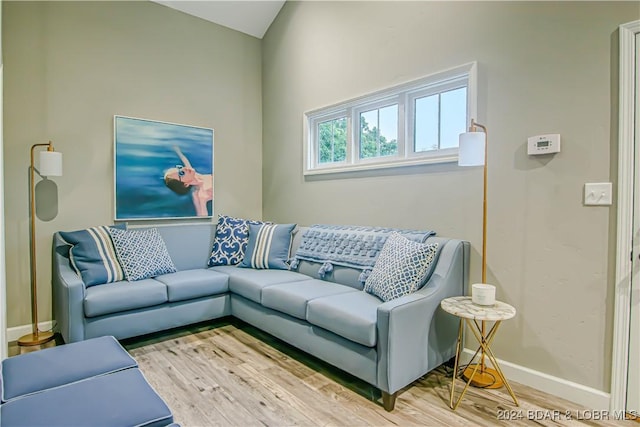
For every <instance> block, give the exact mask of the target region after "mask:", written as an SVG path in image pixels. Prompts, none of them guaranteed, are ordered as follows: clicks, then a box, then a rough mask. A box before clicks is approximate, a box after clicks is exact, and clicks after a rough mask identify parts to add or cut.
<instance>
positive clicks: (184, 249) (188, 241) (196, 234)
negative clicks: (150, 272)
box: [157, 222, 216, 271]
mask: <svg viewBox="0 0 640 427" xmlns="http://www.w3.org/2000/svg"><path fill="white" fill-rule="evenodd" d="M157 228H158V233H160V235H161V236H162V239H163V240H164V243H165V244H166V246H167V251H168V252H169V256H171V260H172V261H173V264H174V265H175V266H176V269H177V270H178V271H182V270H193V269H196V268H206V267H207V262H208V261H209V255H210V254H211V245H212V243H213V237H214V236H215V234H216V226H215V224H211V223H210V222H207V223H199V224H179V225H167V226H158V227H157Z"/></svg>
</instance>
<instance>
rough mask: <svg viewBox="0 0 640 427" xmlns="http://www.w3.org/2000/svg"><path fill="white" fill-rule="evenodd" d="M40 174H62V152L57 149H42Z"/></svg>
mask: <svg viewBox="0 0 640 427" xmlns="http://www.w3.org/2000/svg"><path fill="white" fill-rule="evenodd" d="M38 172H40V176H62V153H59V152H57V151H41V152H40V165H39V168H38Z"/></svg>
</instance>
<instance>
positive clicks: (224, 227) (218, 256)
mask: <svg viewBox="0 0 640 427" xmlns="http://www.w3.org/2000/svg"><path fill="white" fill-rule="evenodd" d="M249 224H254V225H260V224H263V222H261V221H251V220H247V219H242V218H234V217H232V216H224V215H218V226H217V227H216V237H215V239H214V240H213V248H212V249H211V256H210V257H209V267H214V266H216V265H236V264H239V263H240V262H242V260H243V259H244V253H245V251H246V250H247V243H248V242H249Z"/></svg>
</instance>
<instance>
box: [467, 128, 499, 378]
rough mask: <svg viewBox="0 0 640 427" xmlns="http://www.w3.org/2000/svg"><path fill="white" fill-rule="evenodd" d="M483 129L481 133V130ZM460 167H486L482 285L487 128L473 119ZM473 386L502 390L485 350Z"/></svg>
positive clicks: (484, 222) (484, 275)
mask: <svg viewBox="0 0 640 427" xmlns="http://www.w3.org/2000/svg"><path fill="white" fill-rule="evenodd" d="M479 129H481V131H480V130H479ZM458 165H459V166H484V185H483V197H482V283H483V284H485V283H487V128H486V127H485V126H483V125H481V124H479V123H476V122H475V120H473V119H471V126H469V132H465V133H461V134H460V141H459V151H458ZM482 336H483V337H484V336H485V321H484V320H483V321H482ZM474 368H475V365H469V366H467V368H466V369H465V371H464V373H463V374H462V375H463V376H464V377H465V378H467V379H469V378H470V377H471V375H472V373H473V370H474ZM471 384H472V385H473V386H476V387H483V388H500V387H502V380H501V379H500V376H499V375H498V373H497V372H496V371H495V370H494V369H492V368H488V367H487V366H486V365H485V352H484V349H483V350H481V353H480V366H479V367H478V371H477V372H476V375H475V376H474V377H473V381H472V382H471Z"/></svg>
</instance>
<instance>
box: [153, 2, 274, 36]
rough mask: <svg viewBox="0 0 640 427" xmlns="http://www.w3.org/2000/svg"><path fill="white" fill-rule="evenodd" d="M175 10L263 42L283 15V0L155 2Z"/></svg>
mask: <svg viewBox="0 0 640 427" xmlns="http://www.w3.org/2000/svg"><path fill="white" fill-rule="evenodd" d="M152 1H154V2H155V3H160V4H162V5H164V6H167V7H170V8H172V9H176V10H179V11H181V12H184V13H188V14H189V15H193V16H197V17H199V18H202V19H206V20H207V21H211V22H215V23H216V24H220V25H222V26H225V27H228V28H231V29H234V30H237V31H240V32H243V33H246V34H249V35H251V36H254V37H257V38H259V39H261V38H262V37H264V34H265V33H266V32H267V30H268V29H269V25H271V23H272V22H273V20H274V19H275V18H276V16H277V15H278V12H280V9H281V8H282V5H284V0H282V1H273V0H265V1H245V0H236V1H217V0H208V1H207V0H204V1H203V0H201V1H191V0H172V1H171V0H169V1H167V0H152Z"/></svg>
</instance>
